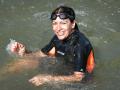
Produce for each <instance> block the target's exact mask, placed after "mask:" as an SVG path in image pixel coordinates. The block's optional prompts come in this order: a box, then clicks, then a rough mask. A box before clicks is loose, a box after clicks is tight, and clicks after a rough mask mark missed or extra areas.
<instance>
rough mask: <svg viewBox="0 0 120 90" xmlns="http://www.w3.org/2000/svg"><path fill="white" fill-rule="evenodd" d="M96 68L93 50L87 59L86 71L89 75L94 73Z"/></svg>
mask: <svg viewBox="0 0 120 90" xmlns="http://www.w3.org/2000/svg"><path fill="white" fill-rule="evenodd" d="M94 67H95V60H94V54H93V51H92V50H91V51H90V54H89V56H88V59H87V65H86V70H87V71H88V73H92V72H93V69H94Z"/></svg>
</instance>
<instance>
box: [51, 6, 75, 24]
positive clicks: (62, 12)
mask: <svg viewBox="0 0 120 90" xmlns="http://www.w3.org/2000/svg"><path fill="white" fill-rule="evenodd" d="M57 17H59V18H60V19H70V21H71V22H73V21H74V20H75V12H74V10H73V9H72V8H70V7H67V6H60V7H58V8H56V9H55V10H54V11H53V12H52V14H51V18H50V19H51V20H55V19H56V18H57Z"/></svg>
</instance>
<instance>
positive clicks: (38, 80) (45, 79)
mask: <svg viewBox="0 0 120 90" xmlns="http://www.w3.org/2000/svg"><path fill="white" fill-rule="evenodd" d="M83 78H84V73H82V72H74V74H73V75H69V76H52V75H37V76H35V77H33V78H32V79H30V80H29V82H30V83H32V84H34V85H35V86H40V85H43V84H44V83H51V82H75V81H81V80H82V79H83Z"/></svg>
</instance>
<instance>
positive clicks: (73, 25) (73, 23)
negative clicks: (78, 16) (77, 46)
mask: <svg viewBox="0 0 120 90" xmlns="http://www.w3.org/2000/svg"><path fill="white" fill-rule="evenodd" d="M75 23H76V21H75V20H74V21H73V22H72V28H75Z"/></svg>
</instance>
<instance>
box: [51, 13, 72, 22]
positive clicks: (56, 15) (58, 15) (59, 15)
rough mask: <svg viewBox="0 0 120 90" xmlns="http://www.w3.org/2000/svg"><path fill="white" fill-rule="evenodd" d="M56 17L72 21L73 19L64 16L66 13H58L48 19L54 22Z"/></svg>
mask: <svg viewBox="0 0 120 90" xmlns="http://www.w3.org/2000/svg"><path fill="white" fill-rule="evenodd" d="M57 17H59V18H60V19H67V18H69V19H73V20H74V17H73V16H71V15H69V14H66V13H59V14H52V15H51V17H50V19H51V20H55V19H56V18H57Z"/></svg>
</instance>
